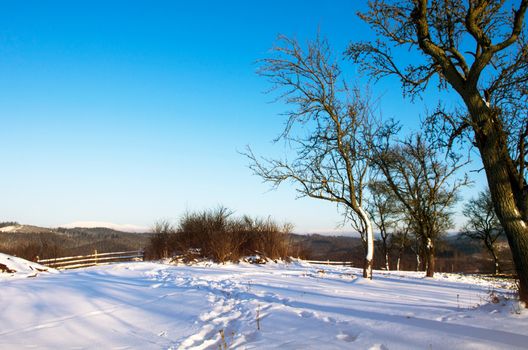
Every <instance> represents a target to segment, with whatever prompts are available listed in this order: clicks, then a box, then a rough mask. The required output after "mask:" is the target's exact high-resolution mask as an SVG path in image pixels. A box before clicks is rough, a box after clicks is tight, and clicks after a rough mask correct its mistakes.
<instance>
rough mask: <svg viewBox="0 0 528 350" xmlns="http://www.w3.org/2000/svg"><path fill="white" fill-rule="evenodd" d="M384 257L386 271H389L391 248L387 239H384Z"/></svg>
mask: <svg viewBox="0 0 528 350" xmlns="http://www.w3.org/2000/svg"><path fill="white" fill-rule="evenodd" d="M382 247H383V255H384V256H385V270H387V271H389V270H390V268H389V248H388V247H387V237H385V238H382Z"/></svg>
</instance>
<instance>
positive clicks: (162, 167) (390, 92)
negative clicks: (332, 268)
mask: <svg viewBox="0 0 528 350" xmlns="http://www.w3.org/2000/svg"><path fill="white" fill-rule="evenodd" d="M359 6H362V5H357V2H354V1H328V2H324V5H323V3H321V2H320V1H276V0H274V1H266V2H259V3H258V2H253V1H223V2H213V1H209V2H205V1H192V2H190V1H189V2H183V1H181V2H177V1H166V2H164V1H156V2H152V1H86V2H78V1H75V2H72V1H49V2H42V1H25V2H17V1H11V2H2V4H1V5H0V77H1V78H0V121H1V128H0V159H2V171H1V173H0V193H1V198H2V199H1V201H0V220H17V221H19V222H22V223H28V224H35V225H43V226H57V225H61V224H65V223H69V222H74V221H104V222H115V223H122V224H125V223H127V224H133V225H138V226H150V225H152V223H153V222H154V221H155V220H157V219H159V218H168V219H176V218H177V217H178V216H179V215H180V214H182V213H183V212H184V211H185V210H195V209H203V208H208V207H213V206H216V205H218V204H223V205H226V206H228V207H230V208H232V209H234V210H235V211H236V212H237V213H239V214H250V215H256V216H263V217H265V216H268V215H271V216H272V217H273V218H275V219H277V220H279V221H288V222H291V223H293V224H294V225H295V227H296V231H297V232H307V231H310V232H314V231H331V230H333V229H334V228H335V227H336V224H338V223H339V222H340V216H339V214H338V212H337V210H336V208H335V206H334V205H332V204H329V203H325V202H319V201H315V200H309V199H299V200H296V199H295V198H296V193H295V191H294V189H293V188H292V187H288V186H283V187H282V188H280V189H279V190H277V191H269V186H268V185H267V184H263V183H262V182H261V180H260V179H259V178H257V177H255V176H253V175H252V174H251V171H250V170H249V169H248V168H247V160H246V159H245V158H244V157H242V156H241V155H240V154H239V153H238V152H237V151H241V150H243V149H244V147H245V146H246V145H248V144H249V145H251V146H252V148H253V149H254V150H255V151H256V152H257V153H258V154H262V155H278V154H281V151H282V149H281V147H277V145H275V146H274V145H272V142H271V141H272V139H273V138H274V137H275V136H277V134H278V133H279V132H280V131H281V128H282V125H283V121H284V120H283V119H282V118H281V116H280V115H279V114H280V113H281V112H283V111H284V110H285V107H284V106H283V105H281V104H272V103H270V101H271V100H272V97H271V96H269V95H266V94H264V93H263V92H264V91H265V90H266V89H268V88H269V85H268V83H267V82H266V80H265V79H263V78H261V77H259V76H257V74H256V73H255V70H256V67H257V65H256V64H255V61H257V60H258V59H261V58H264V57H266V55H267V54H268V53H269V49H270V48H271V47H272V45H273V44H274V42H275V39H276V36H277V34H279V33H282V34H285V35H288V36H293V37H296V38H297V39H299V40H300V41H304V40H307V39H309V38H313V37H314V36H315V35H316V34H317V32H318V31H320V33H321V34H322V35H323V36H326V37H327V38H328V39H329V40H330V42H331V44H332V46H333V47H334V49H335V50H336V52H342V51H343V50H344V49H345V47H346V45H347V43H349V42H350V41H351V40H368V39H371V37H370V32H369V29H368V28H367V27H366V26H365V25H364V24H363V23H362V22H361V21H360V20H359V19H358V18H357V17H356V15H355V13H356V11H357V10H358V9H359V8H358V7H359ZM344 64H345V66H348V68H347V69H349V70H350V72H352V73H353V72H354V68H353V67H352V66H351V65H350V63H347V62H344ZM374 93H375V94H376V95H378V96H381V99H382V102H381V107H382V109H383V114H384V116H386V117H395V118H398V119H400V120H402V122H403V124H404V125H405V126H406V127H407V128H410V129H412V128H418V120H419V115H420V113H423V110H424V102H422V101H417V102H416V103H414V104H412V103H411V102H410V101H409V100H402V96H401V90H400V87H399V85H398V84H397V83H395V82H394V81H390V80H389V81H386V82H383V83H381V84H377V85H376V86H375V87H374Z"/></svg>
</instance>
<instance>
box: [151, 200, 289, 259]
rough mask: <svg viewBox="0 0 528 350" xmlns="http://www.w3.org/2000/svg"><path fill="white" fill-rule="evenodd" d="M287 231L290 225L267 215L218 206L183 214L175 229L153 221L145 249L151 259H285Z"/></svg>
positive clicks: (286, 253)
mask: <svg viewBox="0 0 528 350" xmlns="http://www.w3.org/2000/svg"><path fill="white" fill-rule="evenodd" d="M290 230H291V226H290V225H283V226H280V225H278V224H276V223H275V222H274V221H273V220H271V219H269V218H268V219H266V220H262V219H253V218H251V217H249V216H243V217H241V218H236V217H233V212H232V211H230V210H228V209H227V208H225V207H219V208H216V209H213V210H204V211H201V212H192V213H186V214H185V215H184V216H183V217H182V218H181V220H180V222H179V224H178V227H177V229H173V228H172V226H171V225H170V224H168V223H166V222H162V224H161V225H160V224H159V223H157V224H156V225H155V227H154V235H153V236H152V238H151V242H150V247H149V249H148V250H147V251H148V252H149V257H151V258H163V257H168V256H172V255H182V256H187V257H188V256H189V255H193V256H195V255H198V256H200V257H203V258H208V259H212V260H214V261H216V262H222V263H223V262H226V261H238V260H240V258H241V257H243V256H247V255H253V254H259V255H263V256H265V257H267V258H270V259H279V258H283V259H285V258H287V257H288V256H289V255H290V250H291V249H290V246H291V244H290V239H289V236H288V233H290Z"/></svg>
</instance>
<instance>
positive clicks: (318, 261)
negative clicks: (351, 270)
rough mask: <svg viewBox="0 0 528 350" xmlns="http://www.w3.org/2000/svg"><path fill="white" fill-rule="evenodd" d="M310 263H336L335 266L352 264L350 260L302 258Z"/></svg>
mask: <svg viewBox="0 0 528 350" xmlns="http://www.w3.org/2000/svg"><path fill="white" fill-rule="evenodd" d="M304 261H305V262H307V263H310V264H317V265H336V266H353V265H352V261H330V260H304Z"/></svg>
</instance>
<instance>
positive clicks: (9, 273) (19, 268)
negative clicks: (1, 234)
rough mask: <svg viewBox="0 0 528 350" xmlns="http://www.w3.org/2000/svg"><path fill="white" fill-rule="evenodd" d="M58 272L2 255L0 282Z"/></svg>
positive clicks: (0, 257)
mask: <svg viewBox="0 0 528 350" xmlns="http://www.w3.org/2000/svg"><path fill="white" fill-rule="evenodd" d="M57 272H58V271H56V270H55V269H51V268H49V267H47V266H43V265H40V264H37V263H34V262H31V261H27V260H25V259H20V258H17V257H15V256H11V255H7V254H3V253H0V282H1V281H2V280H5V279H9V280H12V279H16V278H26V277H36V276H38V275H39V274H41V273H57ZM0 293H1V291H0Z"/></svg>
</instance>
